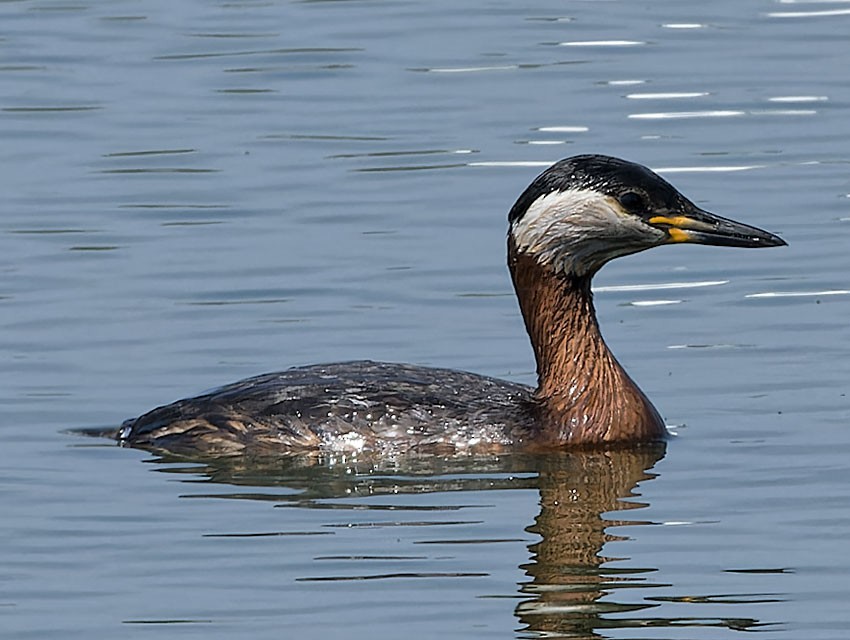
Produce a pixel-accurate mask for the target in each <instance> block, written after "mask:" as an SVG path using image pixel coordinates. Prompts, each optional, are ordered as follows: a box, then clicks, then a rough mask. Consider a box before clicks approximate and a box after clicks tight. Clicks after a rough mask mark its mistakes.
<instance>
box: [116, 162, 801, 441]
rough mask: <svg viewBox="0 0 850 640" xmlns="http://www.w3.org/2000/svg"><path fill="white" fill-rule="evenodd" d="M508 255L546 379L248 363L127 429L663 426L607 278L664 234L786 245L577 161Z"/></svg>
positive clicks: (344, 434) (486, 433) (519, 215)
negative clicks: (600, 281)
mask: <svg viewBox="0 0 850 640" xmlns="http://www.w3.org/2000/svg"><path fill="white" fill-rule="evenodd" d="M508 225H509V228H508V242H507V244H508V247H507V253H508V268H509V271H510V274H511V278H512V280H513V285H514V289H515V291H516V295H517V298H518V300H519V307H520V311H521V312H522V317H523V319H524V321H525V327H526V329H527V331H528V335H529V337H530V339H531V344H532V347H533V351H534V357H535V359H536V364H537V387H536V388H531V387H528V386H525V385H521V384H517V383H513V382H508V381H504V380H498V379H495V378H490V377H486V376H481V375H477V374H474V373H467V372H462V371H455V370H449V369H437V368H428V367H419V366H414V365H407V364H392V363H380V362H371V361H358V362H343V363H336V364H323V365H312V366H304V367H295V368H291V369H288V370H286V371H283V372H280V373H270V374H266V375H261V376H258V377H254V378H248V379H246V380H242V381H240V382H236V383H233V384H230V385H227V386H224V387H221V388H219V389H217V390H215V391H212V392H210V393H206V394H204V395H200V396H197V397H194V398H189V399H185V400H179V401H177V402H174V403H172V404H169V405H165V406H163V407H159V408H157V409H154V410H152V411H150V412H148V413H146V414H144V415H142V416H140V417H138V418H135V419H131V420H127V421H126V422H124V424H123V425H122V427H121V428H120V429H119V430H118V432H117V438H118V440H119V442H120V443H121V444H124V445H129V446H134V447H141V448H146V449H153V450H162V451H170V452H176V453H189V454H192V453H195V454H215V455H219V454H240V453H251V452H257V453H264V454H268V453H270V454H279V453H299V452H323V453H351V452H361V451H362V452H373V453H379V454H380V453H397V452H405V451H411V450H428V451H438V452H444V451H447V452H452V451H467V450H470V451H476V452H477V451H480V452H500V451H506V450H531V451H534V450H547V449H557V448H561V447H570V446H584V445H591V446H599V445H601V446H605V445H612V444H633V443H646V442H656V441H661V440H663V439H664V438H665V436H666V433H667V430H666V428H665V424H664V421H663V420H662V418H661V416H660V415H659V413H658V411H657V410H656V409H655V407H653V405H652V403H651V402H650V401H649V399H648V398H647V397H646V396H645V395H644V394H643V392H642V391H641V390H640V389H639V388H638V386H637V385H636V384H635V383H634V382H633V381H632V379H631V378H630V377H629V375H628V374H627V373H626V371H625V370H624V369H623V367H622V366H621V365H620V363H619V362H617V359H616V358H615V357H614V355H613V354H612V353H611V351H610V350H609V348H608V346H607V345H606V344H605V341H604V340H603V338H602V334H601V333H600V330H599V325H598V323H597V320H596V313H595V311H594V307H593V295H592V292H591V280H592V278H593V276H594V274H596V272H597V271H599V269H600V268H601V267H602V266H603V265H604V264H605V263H606V262H608V261H609V260H612V259H613V258H618V257H620V256H625V255H628V254H632V253H636V252H638V251H643V250H645V249H649V248H652V247H657V246H659V245H664V244H685V243H693V244H705V245H717V246H727V247H777V246H782V245H785V244H786V243H785V242H784V241H783V240H782V239H781V238H779V237H778V236H776V235H774V234H772V233H768V232H767V231H764V230H762V229H758V228H756V227H752V226H749V225H746V224H742V223H740V222H735V221H733V220H729V219H726V218H721V217H720V216H717V215H714V214H712V213H709V212H707V211H705V210H703V209H701V208H699V207H697V206H696V205H695V204H694V203H692V202H691V201H690V200H688V199H687V198H685V197H684V196H683V195H682V194H681V193H679V192H678V191H677V190H676V189H675V188H674V187H673V186H672V185H671V184H669V183H668V182H667V181H666V180H664V179H663V178H661V177H660V176H658V175H657V174H655V173H654V172H652V171H651V170H649V169H647V168H646V167H644V166H641V165H639V164H635V163H633V162H628V161H625V160H621V159H618V158H614V157H610V156H603V155H580V156H574V157H571V158H566V159H564V160H561V161H559V162H557V163H555V164H554V165H552V166H551V167H549V168H548V169H546V170H545V171H544V172H543V173H541V174H540V175H539V176H537V178H535V179H534V181H533V182H532V183H531V184H530V185H529V186H528V187H527V188H526V189H525V191H524V192H523V193H522V194H521V195H520V196H519V198H518V199H517V201H516V203H515V204H514V205H513V207H512V208H511V210H510V212H509V213H508Z"/></svg>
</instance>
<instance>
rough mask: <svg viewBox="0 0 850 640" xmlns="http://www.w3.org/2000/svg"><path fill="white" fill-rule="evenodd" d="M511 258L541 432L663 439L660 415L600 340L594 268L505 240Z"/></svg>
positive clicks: (563, 438) (556, 438) (554, 440)
mask: <svg viewBox="0 0 850 640" xmlns="http://www.w3.org/2000/svg"><path fill="white" fill-rule="evenodd" d="M508 266H509V268H510V271H511V277H512V278H513V282H514V288H515V289H516V293H517V298H518V299H519V304H520V309H521V311H522V316H523V319H524V320H525V327H526V329H527V331H528V335H529V337H530V338H531V345H532V347H533V349H534V356H535V359H536V360H537V380H538V385H537V391H536V399H537V401H538V408H539V411H540V428H541V429H542V430H543V431H544V433H542V434H540V437H538V438H537V439H538V440H542V441H545V442H547V443H549V444H551V445H555V446H558V445H562V444H604V443H614V442H649V441H658V440H662V439H663V438H664V436H665V434H666V429H665V428H664V421H663V420H662V419H661V417H660V416H659V415H658V412H657V411H656V410H655V408H654V407H653V406H652V404H651V403H650V401H649V400H648V399H647V397H646V396H645V395H644V394H643V393H642V392H641V390H640V389H639V388H638V387H637V385H636V384H635V383H634V382H633V381H632V379H631V378H630V377H629V376H628V374H627V373H626V372H625V370H624V369H623V367H622V366H620V363H619V362H617V360H616V358H615V357H614V355H613V354H612V353H611V350H610V349H608V346H607V345H606V344H605V341H604V340H603V338H602V334H601V333H600V331H599V325H598V324H597V321H596V312H595V310H594V308H593V295H592V293H591V290H590V280H591V275H586V276H576V275H571V274H563V273H557V272H555V271H554V270H553V269H551V268H550V267H548V266H546V265H541V264H539V263H538V262H537V261H536V260H535V259H534V258H533V257H532V256H530V255H528V254H524V253H521V252H519V251H518V250H517V248H516V246H515V245H514V243H513V241H509V243H508Z"/></svg>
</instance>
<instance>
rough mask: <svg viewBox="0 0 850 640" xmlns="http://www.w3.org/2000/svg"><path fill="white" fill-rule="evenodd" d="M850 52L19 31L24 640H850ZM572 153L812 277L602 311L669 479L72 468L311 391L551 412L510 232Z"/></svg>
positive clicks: (162, 31)
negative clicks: (418, 380)
mask: <svg viewBox="0 0 850 640" xmlns="http://www.w3.org/2000/svg"><path fill="white" fill-rule="evenodd" d="M848 28H850V3H847V2H826V1H825V2H807V1H805V0H799V1H793V0H784V1H783V0H780V1H768V0H764V1H756V0H751V1H749V2H740V1H733V0H722V1H718V2H712V3H697V2H674V1H672V0H670V1H656V2H647V1H626V0H614V1H609V2H602V1H598V2H580V1H576V2H566V3H564V2H538V3H536V4H532V5H525V6H522V7H520V6H516V5H515V3H509V2H489V3H488V2H467V3H463V4H462V5H458V4H457V3H451V2H428V3H403V2H395V3H391V2H386V3H377V2H366V1H363V2H358V1H348V2H274V1H272V2H232V3H230V2H226V3H207V2H197V1H191V0H190V1H186V2H180V3H171V2H157V1H155V0H138V1H136V2H128V1H125V2H101V3H97V2H90V1H86V0H82V1H80V2H73V3H69V2H47V1H42V2H40V1H36V0H22V1H19V2H5V3H2V4H0V140H2V142H3V144H2V145H0V192H1V193H2V196H0V273H2V279H0V326H2V334H0V511H2V518H0V539H2V544H0V631H3V632H5V633H3V634H2V635H3V636H4V637H6V636H8V637H14V638H62V639H73V638H87V639H91V638H114V637H123V638H149V637H167V638H175V637H204V638H205V639H207V640H209V639H210V638H225V637H227V638H230V637H233V636H234V635H238V636H240V637H241V636H245V637H252V638H258V639H259V638H279V637H282V636H288V635H297V636H298V637H303V638H337V637H339V638H342V637H345V638H370V639H378V638H397V637H399V635H402V634H404V635H409V636H411V637H445V638H455V637H456V638H472V637H484V636H486V637H488V638H493V637H505V638H511V637H538V636H542V635H547V634H549V635H558V634H560V637H581V638H595V637H600V638H677V639H682V638H684V639H692V638H694V639H698V638H729V637H734V636H737V635H739V634H740V633H741V632H743V631H752V630H758V631H761V632H764V633H767V634H769V635H770V637H776V638H789V639H790V638H800V637H806V638H807V639H808V640H820V639H836V638H844V637H845V635H846V629H847V628H848V626H850V614H848V611H847V606H846V602H847V600H848V598H850V586H848V582H847V575H848V572H850V553H848V551H847V547H846V544H845V541H846V540H847V538H848V537H850V516H848V514H849V513H850V482H848V480H850V471H848V462H847V461H848V459H850V432H848V429H847V423H848V418H850V403H849V402H848V399H847V396H846V394H847V392H848V380H850V365H848V362H850V359H848V351H850V348H849V347H848V345H850V329H849V328H848V326H849V325H848V321H847V318H848V317H850V304H848V303H850V281H848V275H847V273H848V268H847V267H848V246H850V244H848V239H850V178H849V177H848V161H850V156H848V151H847V139H848V135H850V124H848V123H850V113H848V111H849V110H848V99H850V82H849V81H848V72H847V64H846V61H847V56H848V46H849V45H848V39H847V33H848ZM587 152H598V153H608V154H612V155H618V156H622V157H625V158H628V159H631V160H635V161H638V162H641V163H643V164H647V165H649V166H651V167H653V168H656V169H659V170H661V171H662V173H663V174H664V175H665V177H667V178H668V179H670V180H671V181H672V182H673V183H674V184H676V185H677V186H678V187H679V188H680V189H681V190H682V191H683V192H684V193H685V194H686V195H688V196H689V197H691V198H692V199H694V200H695V201H697V202H698V203H700V204H701V205H703V206H705V207H706V208H707V209H709V210H712V211H715V212H717V213H719V214H721V215H726V216H729V217H733V218H736V219H741V220H743V221H746V222H749V223H751V224H755V225H758V226H762V227H765V228H768V229H770V230H771V231H775V232H777V233H780V234H781V235H782V236H783V237H784V238H786V239H787V240H788V242H789V244H790V246H789V247H788V248H787V249H782V250H771V251H764V252H762V251H743V250H728V249H727V250H724V249H715V248H705V247H667V248H662V249H658V250H656V251H652V252H648V253H645V254H641V255H637V256H633V257H630V258H627V259H623V260H620V261H617V262H615V263H613V264H611V265H609V266H608V267H606V268H605V269H604V270H603V272H602V273H601V274H600V276H599V278H598V279H597V282H596V285H597V306H598V310H599V314H600V320H601V323H602V325H603V330H604V332H605V335H606V338H607V339H608V341H609V343H610V344H611V346H612V348H613V349H614V351H615V353H616V354H617V355H618V357H619V358H620V360H621V361H622V362H623V363H624V364H625V365H626V367H627V369H628V370H629V371H630V373H631V374H632V375H633V377H634V378H635V379H636V380H637V381H638V382H639V383H640V384H641V386H642V387H643V388H644V390H645V391H646V392H647V393H648V395H649V396H650V397H651V398H652V399H653V400H654V402H655V404H656V405H657V406H658V407H659V409H660V410H661V411H662V413H663V414H664V416H665V418H666V420H667V422H668V424H670V425H676V431H677V433H678V434H679V437H678V438H676V439H674V440H673V441H672V442H671V443H670V444H669V445H668V447H667V450H666V454H665V453H664V452H658V451H643V452H640V451H639V452H632V453H628V452H621V453H616V454H614V453H612V454H607V455H603V454H596V455H579V454H565V455H563V456H553V457H548V458H517V457H512V456H508V457H506V458H504V459H499V460H495V459H494V460H455V461H443V460H427V459H426V460H421V461H416V462H415V464H414V463H410V462H408V463H398V464H397V465H395V466H393V464H392V463H391V461H381V462H379V463H377V464H376V465H375V466H370V465H369V464H367V463H365V462H361V463H358V464H352V463H349V462H346V461H334V464H332V465H328V466H326V467H320V468H311V467H298V466H287V465H285V464H284V463H282V462H281V463H279V464H271V465H269V464H266V465H259V464H253V465H252V464H248V463H247V462H246V461H242V463H240V462H238V461H236V462H231V463H224V462H220V463H217V464H212V465H202V464H193V463H187V462H180V461H169V460H157V459H155V458H153V457H151V456H150V455H148V454H144V453H142V452H138V451H133V450H127V449H120V448H117V447H113V446H110V445H109V444H108V443H102V442H99V441H93V440H87V439H83V438H80V437H77V436H74V435H70V434H69V433H68V432H67V430H69V429H74V428H80V427H92V426H108V425H117V424H118V423H119V422H120V421H121V420H123V419H125V418H127V417H130V416H133V415H136V414H139V413H141V412H143V411H145V410H147V409H149V408H151V407H153V406H155V405H157V404H162V403H164V402H167V401H171V400H174V399H176V398H178V397H181V396H186V395H191V394H194V393H197V392H199V391H201V390H203V389H206V388H209V387H213V386H217V385H219V384H223V383H226V382H229V381H233V380H236V379H238V378H241V377H245V376H248V375H253V374H257V373H261V372H265V371H273V370H277V369H281V368H285V367H288V366H291V365H297V364H306V363H311V362H323V361H324V362H326V361H336V360H345V359H352V358H365V357H368V358H373V359H385V360H393V361H402V362H413V363H417V364H425V365H435V366H447V367H456V368H463V369H468V370H473V371H477V372H480V373H483V374H488V375H494V376H500V377H506V378H510V379H513V380H517V381H521V382H526V383H530V382H532V380H533V364H532V359H531V352H530V349H529V346H528V343H527V339H526V337H525V334H524V330H523V328H522V322H521V319H520V317H519V313H518V310H517V308H516V304H515V301H514V299H513V294H512V291H511V288H510V282H509V278H508V276H507V271H506V269H505V267H504V234H505V216H506V213H507V210H508V208H509V207H510V205H511V204H512V203H513V201H514V199H515V198H516V196H517V195H518V194H519V193H520V192H521V191H522V189H523V188H524V187H525V185H526V184H527V183H528V182H529V181H530V180H531V179H532V178H533V176H534V175H536V174H537V173H538V172H539V171H540V170H541V169H542V167H543V166H546V165H547V164H548V163H550V162H552V161H555V160H557V159H559V158H561V157H564V156H567V155H572V154H575V153H587ZM411 465H412V466H411Z"/></svg>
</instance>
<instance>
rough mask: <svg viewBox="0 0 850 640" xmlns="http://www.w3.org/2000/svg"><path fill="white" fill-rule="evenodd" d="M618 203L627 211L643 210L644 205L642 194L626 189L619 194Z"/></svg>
mask: <svg viewBox="0 0 850 640" xmlns="http://www.w3.org/2000/svg"><path fill="white" fill-rule="evenodd" d="M620 204H621V205H623V208H624V209H626V210H628V211H643V210H644V209H645V208H646V206H645V203H644V200H643V196H641V195H640V194H639V193H635V192H634V191H626V192H625V193H624V194H622V195H621V196H620Z"/></svg>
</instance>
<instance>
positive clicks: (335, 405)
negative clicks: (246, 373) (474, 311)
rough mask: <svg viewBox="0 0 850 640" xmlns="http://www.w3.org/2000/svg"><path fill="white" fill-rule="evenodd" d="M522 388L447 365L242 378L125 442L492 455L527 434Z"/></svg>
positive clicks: (133, 426)
mask: <svg viewBox="0 0 850 640" xmlns="http://www.w3.org/2000/svg"><path fill="white" fill-rule="evenodd" d="M533 393H534V390H533V389H532V388H530V387H527V386H524V385H520V384H514V383H511V382H506V381H503V380H497V379H495V378H488V377H485V376H480V375H476V374H472V373H466V372H463V371H454V370H451V369H432V368H427V367H417V366H412V365H405V364H391V363H383V362H371V361H357V362H342V363H334V364H327V365H312V366H307V367H295V368H292V369H289V370H287V371H282V372H279V373H269V374H266V375H261V376H257V377H254V378H248V379H246V380H242V381H240V382H236V383H234V384H230V385H227V386H225V387H221V388H219V389H216V390H214V391H211V392H209V393H207V394H204V395H201V396H198V397H195V398H191V399H188V400H180V401H178V402H175V403H173V404H169V405H166V406H163V407H159V408H157V409H154V410H152V411H150V412H148V413H146V414H144V415H142V416H140V417H138V418H135V419H133V420H127V421H126V422H125V423H124V424H123V425H122V427H121V430H120V432H119V439H120V440H125V441H128V442H131V443H132V445H133V446H140V447H145V448H152V449H162V450H167V451H172V452H186V453H189V452H192V453H198V452H201V453H203V452H206V453H211V454H222V453H239V452H255V453H258V454H261V453H263V452H274V451H278V452H280V451H282V450H290V451H298V450H321V451H326V452H339V453H345V452H356V451H359V450H368V451H385V452H387V453H393V452H399V453H400V452H404V451H409V450H413V449H417V448H427V449H428V450H429V451H435V450H439V449H440V448H445V449H446V450H447V451H448V450H451V451H453V452H454V451H456V450H458V449H461V450H462V449H473V450H476V451H481V452H483V451H496V450H499V449H500V448H503V447H509V446H513V445H516V444H520V442H519V441H521V440H522V438H523V437H524V436H527V435H528V432H529V430H530V429H532V428H533V420H532V418H531V417H532V415H533V413H534V411H533V409H532V406H533V399H532V398H533Z"/></svg>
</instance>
